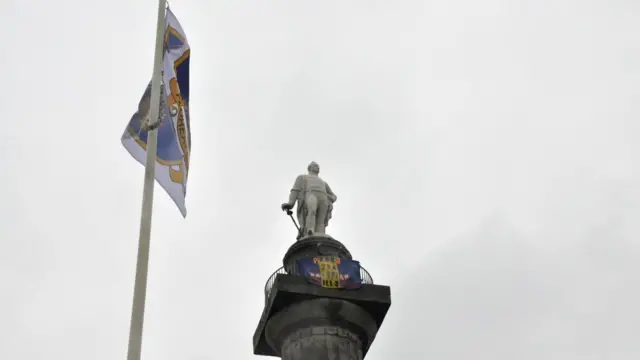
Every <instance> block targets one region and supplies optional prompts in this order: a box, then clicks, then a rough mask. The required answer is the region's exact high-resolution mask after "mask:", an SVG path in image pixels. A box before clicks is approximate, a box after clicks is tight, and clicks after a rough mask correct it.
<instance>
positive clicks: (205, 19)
mask: <svg viewBox="0 0 640 360" xmlns="http://www.w3.org/2000/svg"><path fill="white" fill-rule="evenodd" d="M171 4H172V9H173V10H174V12H175V14H176V16H177V17H178V19H179V20H180V21H181V23H182V25H183V27H184V29H185V31H186V33H187V36H188V38H189V42H190V44H191V46H192V58H191V61H192V63H191V64H192V73H191V76H192V79H191V86H192V89H191V97H192V100H191V117H192V131H193V148H192V149H193V152H192V156H193V157H192V168H191V172H190V179H189V192H188V195H187V207H188V209H189V215H188V217H187V219H186V220H184V219H182V217H181V216H180V214H179V212H178V210H177V209H176V207H175V205H174V204H173V202H172V201H171V200H170V199H169V197H168V196H167V195H166V194H165V193H164V192H163V191H162V190H161V189H160V188H159V187H156V197H155V212H154V226H153V234H152V252H151V266H150V278H149V288H148V302H147V313H146V323H145V338H144V345H143V347H144V358H145V359H156V360H175V359H181V360H205V359H215V358H220V357H224V358H233V359H252V358H254V357H253V355H252V354H251V339H252V335H253V331H254V329H255V326H256V324H257V321H258V319H259V316H260V313H261V311H262V306H263V301H264V300H263V295H262V288H263V286H264V283H265V281H266V279H267V277H268V276H269V275H270V274H271V272H272V271H274V270H275V269H276V268H277V267H279V264H280V261H281V258H282V255H283V253H284V251H285V250H286V249H287V248H288V246H289V245H290V244H291V242H292V241H293V240H294V236H295V230H294V229H293V226H292V224H291V223H290V220H289V219H288V218H286V217H284V216H283V215H282V213H281V212H280V211H279V204H280V203H281V202H282V201H284V200H286V197H287V194H288V190H289V189H290V186H291V185H292V183H293V180H294V179H295V176H296V175H298V174H299V173H301V172H304V170H305V168H306V165H307V163H308V162H309V161H311V160H315V161H317V162H319V163H320V165H321V175H322V176H323V178H324V179H325V180H327V181H328V182H329V183H330V184H331V187H332V188H333V189H334V190H335V192H336V193H337V195H338V197H339V200H338V202H337V203H336V207H335V213H334V219H333V220H332V223H331V224H330V226H329V228H328V232H329V233H330V234H331V235H333V236H334V237H336V238H337V239H339V240H341V241H343V242H344V243H346V244H347V245H348V246H349V248H350V250H351V252H352V253H354V254H355V256H356V257H357V258H358V260H360V261H361V262H362V264H363V266H365V267H366V268H367V269H368V270H369V271H370V272H371V274H372V275H373V277H374V279H375V280H376V281H377V282H379V283H385V284H390V285H391V286H392V291H393V293H392V296H393V301H394V304H393V306H392V308H391V311H390V312H389V314H388V317H387V321H386V323H385V325H384V326H383V328H382V330H381V331H380V333H379V336H378V338H377V340H376V343H375V344H374V345H373V348H372V350H371V351H370V353H369V355H368V357H367V358H368V359H370V360H383V359H396V358H398V359H399V358H415V359H423V358H424V359H439V360H459V359H460V360H462V359H470V358H475V359H497V360H502V359H523V360H528V359H531V360H542V359H544V360H555V359H562V360H573V359H580V360H585V359H587V360H590V359H594V360H595V359H598V360H601V359H607V360H609V359H612V360H626V359H637V358H638V356H639V355H640V342H639V341H638V337H639V336H640V325H638V324H640V310H638V304H639V303H640V290H639V285H640V276H639V275H638V274H639V273H640V265H639V264H640V262H639V260H640V246H639V245H638V234H640V225H639V224H638V223H637V221H634V220H636V218H637V214H638V213H639V211H640V188H639V187H638V184H639V183H640V144H638V143H637V141H636V139H637V138H638V137H639V135H640V122H639V121H638V118H639V117H640V108H639V105H638V104H640V101H639V100H640V90H639V85H638V84H640V66H639V65H638V64H640V40H638V33H639V32H640V2H638V1H632V0H627V1H623V0H607V1H604V0H601V1H596V0H588V1H587V0H582V1H577V0H576V1H567V0H553V1H551V0H548V1H542V0H539V1H523V0H517V1H516V0H509V1H507V0H504V1H496V0H488V1H473V0H447V1H440V0H438V1H435V0H434V1H428V2H420V1H408V0H396V1H375V0H374V1H372V0H368V1H335V0H327V1H322V2H309V1H292V0H286V1H258V0H253V1H248V0H234V1H226V2H220V1H217V2H216V1H196V0H190V1H189V0H174V1H172V2H171ZM154 22H155V2H154V1H150V0H146V1H125V0H115V1H111V2H108V3H107V2H90V1H79V0H65V1H56V2H52V1H44V0H32V1H25V0H4V1H3V9H2V11H1V12H0V30H2V33H3V34H5V36H4V37H3V52H2V56H1V57H0V66H1V68H2V69H3V71H2V73H1V75H0V81H1V82H2V84H3V87H2V90H0V95H1V97H0V98H1V99H2V100H1V101H0V104H1V105H2V109H3V115H4V118H5V121H4V124H5V126H4V127H3V129H4V131H2V132H0V150H1V152H0V154H3V155H0V156H1V160H2V164H3V167H4V169H5V172H4V176H3V179H2V185H3V186H2V188H3V189H4V191H3V192H2V202H0V211H1V212H2V220H1V221H0V239H1V240H0V284H2V287H3V290H2V292H1V293H0V294H1V295H0V358H1V359H16V360H17V359H25V360H40V359H43V360H44V359H66V360H76V359H78V360H80V359H83V360H84V359H96V360H103V359H104V360H107V359H109V360H112V359H124V358H125V356H126V346H127V336H128V327H129V316H130V306H131V296H132V292H133V278H134V271H135V256H136V248H137V237H138V226H139V217H140V202H141V196H142V194H141V190H142V176H143V168H142V166H140V165H139V164H138V163H137V162H136V161H135V160H134V159H132V158H131V157H130V156H129V155H128V153H127V152H126V151H125V150H124V148H122V146H121V144H120V136H121V134H122V131H123V130H124V127H125V125H126V123H127V121H128V120H129V117H130V116H131V114H132V112H133V111H135V109H136V106H137V103H138V100H139V97H140V95H141V94H142V92H143V90H144V88H145V86H146V85H147V83H148V81H149V77H150V75H151V66H152V52H153V40H154V38H153V37H154V29H155V23H154ZM216 348H217V349H220V350H218V351H219V353H218V354H216V353H215V351H214V349H216Z"/></svg>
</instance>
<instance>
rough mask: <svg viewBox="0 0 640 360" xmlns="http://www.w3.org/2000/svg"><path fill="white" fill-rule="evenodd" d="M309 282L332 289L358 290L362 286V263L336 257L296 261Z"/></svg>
mask: <svg viewBox="0 0 640 360" xmlns="http://www.w3.org/2000/svg"><path fill="white" fill-rule="evenodd" d="M296 263H297V265H298V270H299V272H300V274H301V275H303V276H304V277H305V278H307V280H308V281H309V282H310V283H312V284H316V285H320V286H322V287H324V288H330V289H358V288H360V286H362V279H361V277H360V263H359V262H358V261H355V260H349V259H343V258H339V257H335V256H318V257H313V258H307V259H301V260H297V261H296Z"/></svg>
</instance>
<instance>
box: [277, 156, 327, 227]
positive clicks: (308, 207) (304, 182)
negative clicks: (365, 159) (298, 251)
mask: <svg viewBox="0 0 640 360" xmlns="http://www.w3.org/2000/svg"><path fill="white" fill-rule="evenodd" d="M307 170H308V172H309V173H308V174H307V175H299V176H298V177H297V178H296V181H295V182H294V184H293V188H292V189H291V192H290V193H289V201H288V202H286V203H284V204H282V206H281V208H282V210H283V211H287V214H289V215H291V209H293V206H294V205H295V203H296V201H297V203H298V207H297V209H296V210H297V211H296V215H297V217H298V223H299V224H300V227H299V229H298V230H299V234H298V239H300V238H301V237H302V236H305V235H314V234H324V233H325V228H326V227H327V226H328V225H329V219H331V213H332V212H333V203H334V202H336V200H337V199H338V197H337V196H336V194H334V193H333V191H332V190H331V188H330V187H329V184H327V183H326V182H325V181H324V180H322V179H321V178H320V177H319V176H318V174H319V173H320V166H319V165H318V164H317V163H316V162H311V164H309V166H308V167H307Z"/></svg>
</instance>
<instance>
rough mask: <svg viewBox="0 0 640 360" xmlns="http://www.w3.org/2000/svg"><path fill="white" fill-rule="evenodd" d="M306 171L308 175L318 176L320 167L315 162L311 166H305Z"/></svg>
mask: <svg viewBox="0 0 640 360" xmlns="http://www.w3.org/2000/svg"><path fill="white" fill-rule="evenodd" d="M307 170H308V171H309V172H310V173H313V174H319V173H320V165H318V163H317V162H315V161H312V162H311V164H309V166H307Z"/></svg>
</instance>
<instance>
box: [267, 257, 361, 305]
mask: <svg viewBox="0 0 640 360" xmlns="http://www.w3.org/2000/svg"><path fill="white" fill-rule="evenodd" d="M278 274H289V275H298V276H302V274H300V272H299V271H298V269H297V267H294V269H292V271H287V270H286V269H285V268H284V267H281V268H279V269H278V270H276V271H274V272H273V274H271V276H269V280H267V283H266V284H265V286H264V300H265V302H266V301H268V300H269V295H270V294H271V289H272V288H273V284H274V283H275V281H276V277H277V276H278ZM360 279H362V283H363V284H373V278H372V277H371V275H370V274H369V272H368V271H367V270H366V269H365V268H363V267H362V266H360Z"/></svg>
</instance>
